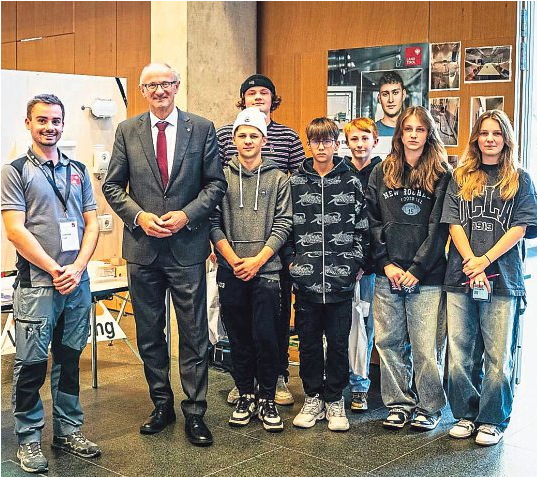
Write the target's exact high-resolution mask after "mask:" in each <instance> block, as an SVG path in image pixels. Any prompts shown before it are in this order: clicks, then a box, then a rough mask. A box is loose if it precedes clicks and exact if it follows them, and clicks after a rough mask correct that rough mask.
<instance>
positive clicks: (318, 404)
mask: <svg viewBox="0 0 537 477" xmlns="http://www.w3.org/2000/svg"><path fill="white" fill-rule="evenodd" d="M325 414H326V411H325V408H324V401H323V400H322V399H321V397H320V396H319V395H318V394H316V395H315V396H306V399H305V400H304V405H303V406H302V409H301V410H300V412H299V413H298V414H297V415H296V416H295V418H294V419H293V426H296V427H303V428H305V429H308V428H310V427H313V426H314V425H315V423H316V422H317V421H322V420H323V419H324V416H325Z"/></svg>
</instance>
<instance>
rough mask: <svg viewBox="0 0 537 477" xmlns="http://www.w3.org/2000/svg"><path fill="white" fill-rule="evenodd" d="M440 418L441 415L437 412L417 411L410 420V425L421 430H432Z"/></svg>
mask: <svg viewBox="0 0 537 477" xmlns="http://www.w3.org/2000/svg"><path fill="white" fill-rule="evenodd" d="M440 419H442V415H441V414H440V413H438V414H426V413H425V412H422V411H417V412H416V415H415V416H414V419H412V420H411V421H410V425H411V426H412V427H413V428H415V429H419V430H422V431H432V430H433V429H434V428H435V427H436V426H438V423H439V422H440Z"/></svg>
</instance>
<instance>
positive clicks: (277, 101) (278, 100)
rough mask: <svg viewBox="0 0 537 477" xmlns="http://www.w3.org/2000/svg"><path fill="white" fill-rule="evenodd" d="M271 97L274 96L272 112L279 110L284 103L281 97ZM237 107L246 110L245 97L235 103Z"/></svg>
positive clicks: (271, 106)
mask: <svg viewBox="0 0 537 477" xmlns="http://www.w3.org/2000/svg"><path fill="white" fill-rule="evenodd" d="M271 96H272V102H271V105H270V112H272V111H276V109H278V106H279V105H280V104H281V103H282V97H281V96H278V95H273V94H271ZM235 106H237V108H239V109H246V104H244V96H243V97H242V98H241V99H239V100H238V101H237V102H236V103H235Z"/></svg>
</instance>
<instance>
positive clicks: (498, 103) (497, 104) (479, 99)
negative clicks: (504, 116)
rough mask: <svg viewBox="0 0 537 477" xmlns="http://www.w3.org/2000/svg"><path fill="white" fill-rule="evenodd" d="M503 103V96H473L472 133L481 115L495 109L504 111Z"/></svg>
mask: <svg viewBox="0 0 537 477" xmlns="http://www.w3.org/2000/svg"><path fill="white" fill-rule="evenodd" d="M503 103H504V100H503V96H472V97H471V98H470V134H472V129H473V128H474V124H475V122H476V121H477V119H478V118H479V116H481V115H482V114H483V113H484V112H485V111H491V110H493V109H499V110H501V111H503V110H504V109H503Z"/></svg>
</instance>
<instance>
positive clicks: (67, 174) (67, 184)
mask: <svg viewBox="0 0 537 477" xmlns="http://www.w3.org/2000/svg"><path fill="white" fill-rule="evenodd" d="M26 156H27V157H28V159H30V160H31V161H32V163H33V164H34V165H35V166H37V167H39V169H40V170H41V172H42V173H43V175H44V176H45V178H46V179H47V181H48V183H49V184H50V186H51V187H52V190H53V191H54V193H55V194H56V197H57V198H58V199H59V201H60V202H61V203H62V205H63V208H64V210H65V213H66V214H67V201H68V200H69V194H70V193H71V163H70V162H69V164H67V167H66V168H65V198H64V197H63V196H62V194H61V192H60V189H58V186H57V185H56V182H55V181H54V179H53V178H52V177H51V176H50V174H49V173H48V172H46V171H45V168H44V167H43V165H42V164H40V163H39V161H38V160H37V159H36V158H35V157H34V156H33V155H30V154H28V153H27V154H26Z"/></svg>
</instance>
